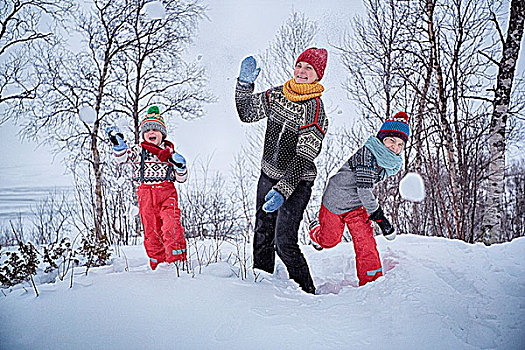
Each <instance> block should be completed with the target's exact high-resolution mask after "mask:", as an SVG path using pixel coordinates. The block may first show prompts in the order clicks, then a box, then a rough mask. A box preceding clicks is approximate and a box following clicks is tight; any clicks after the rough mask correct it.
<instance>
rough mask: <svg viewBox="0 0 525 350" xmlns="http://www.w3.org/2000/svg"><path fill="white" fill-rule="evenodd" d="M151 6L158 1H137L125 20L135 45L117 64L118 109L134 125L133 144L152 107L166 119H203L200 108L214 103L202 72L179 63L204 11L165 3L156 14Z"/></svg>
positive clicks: (192, 4)
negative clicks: (120, 77)
mask: <svg viewBox="0 0 525 350" xmlns="http://www.w3.org/2000/svg"><path fill="white" fill-rule="evenodd" d="M152 6H157V7H158V6H160V2H157V3H152V2H151V1H146V0H140V1H136V2H135V5H134V7H133V14H132V16H131V17H130V19H129V30H130V35H131V37H132V38H133V42H132V45H130V46H129V47H128V48H127V49H126V50H124V51H123V52H122V53H121V54H120V55H119V60H118V69H119V70H121V71H122V72H121V74H122V75H123V77H124V78H125V81H123V85H124V88H125V90H123V91H122V96H121V99H120V100H119V104H120V105H122V112H123V113H124V115H126V116H127V117H128V118H129V120H130V121H131V123H130V124H131V125H133V130H132V131H133V133H134V136H135V140H134V142H136V143H138V142H139V139H140V135H139V123H140V118H141V117H142V115H143V114H144V113H145V111H146V109H147V108H148V107H149V106H150V105H151V104H156V105H159V106H160V107H161V111H162V112H163V114H164V115H173V116H175V115H178V116H180V117H182V118H183V119H192V118H198V117H200V116H202V107H203V104H204V103H209V102H212V101H213V97H212V96H211V94H210V93H209V92H208V91H207V90H206V88H205V84H206V75H205V72H204V69H203V68H202V67H200V66H199V65H198V64H196V63H194V62H193V63H187V62H185V61H184V60H183V58H182V55H183V53H184V50H185V49H186V48H187V46H188V45H189V44H190V43H191V42H192V40H193V38H194V37H195V34H196V31H197V28H198V22H199V20H201V19H202V18H203V17H204V14H205V10H206V8H205V7H204V6H203V5H202V4H201V3H200V0H188V1H174V0H171V1H164V2H163V7H162V9H157V10H154V9H152V8H151V7H152ZM159 12H160V13H159Z"/></svg>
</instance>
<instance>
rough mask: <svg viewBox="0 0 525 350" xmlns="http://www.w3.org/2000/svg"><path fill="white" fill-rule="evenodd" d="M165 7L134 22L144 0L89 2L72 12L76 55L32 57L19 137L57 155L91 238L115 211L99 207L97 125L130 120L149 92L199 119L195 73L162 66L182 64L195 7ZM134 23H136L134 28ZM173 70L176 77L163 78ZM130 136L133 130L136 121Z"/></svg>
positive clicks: (102, 190)
mask: <svg viewBox="0 0 525 350" xmlns="http://www.w3.org/2000/svg"><path fill="white" fill-rule="evenodd" d="M158 4H160V3H158ZM169 4H172V5H173V7H172V8H168V12H167V13H168V16H167V17H166V18H165V19H155V20H153V21H152V22H151V23H149V22H144V23H142V22H141V21H143V20H145V19H144V18H143V17H145V15H144V14H143V12H142V10H143V7H144V5H145V3H144V2H141V1H131V2H130V1H125V0H105V1H102V0H94V1H92V2H91V3H89V4H88V5H87V6H86V7H84V8H81V9H80V10H79V12H78V13H77V14H76V15H75V22H74V23H72V24H71V26H72V28H71V30H72V31H73V32H74V33H75V34H77V35H78V36H79V37H80V38H81V39H80V47H76V48H75V49H76V52H73V51H68V50H67V49H66V48H65V47H61V49H60V50H58V49H57V50H54V51H52V52H46V53H45V54H44V53H43V54H42V55H40V57H39V59H38V60H37V61H36V62H35V67H36V68H35V69H36V71H37V72H38V74H39V76H40V77H42V78H41V79H42V81H45V82H46V85H45V89H41V92H40V94H39V96H38V97H39V98H38V99H37V101H35V102H34V103H32V105H31V108H30V109H29V110H28V113H27V117H26V119H25V120H24V122H25V123H23V124H21V126H22V129H23V130H24V133H25V135H26V136H27V137H32V138H36V139H40V140H42V141H43V142H45V143H47V144H49V145H50V146H51V147H53V149H54V150H55V151H56V152H57V153H60V152H64V153H65V155H66V160H65V161H66V164H67V166H68V167H69V168H70V170H71V171H72V173H73V174H74V175H75V181H76V185H77V188H78V189H79V190H78V193H83V196H82V198H81V202H82V203H84V205H85V211H83V212H82V214H83V216H82V218H81V219H82V222H85V225H86V228H85V229H86V230H87V231H92V230H94V233H95V235H96V237H97V238H99V239H100V238H102V237H104V236H107V235H108V234H109V233H110V232H111V231H113V229H110V227H109V226H113V224H114V220H113V217H112V215H113V214H112V215H109V213H110V212H113V213H114V212H118V211H109V210H106V209H107V205H108V204H110V203H114V204H115V205H118V201H112V200H110V198H109V197H110V196H111V194H112V191H111V190H108V188H107V185H108V183H107V179H106V174H105V171H104V167H105V165H106V163H107V161H108V160H109V158H108V157H110V156H111V155H110V152H108V151H109V143H108V142H106V141H105V139H106V135H105V133H104V129H105V127H106V126H107V125H110V124H113V122H114V121H115V119H117V117H119V116H122V115H124V116H126V115H127V116H129V117H133V116H135V117H136V116H137V115H138V112H139V111H140V110H141V109H142V108H144V107H145V106H143V105H141V104H142V103H144V104H145V103H149V102H151V99H152V98H154V96H160V98H163V101H166V104H165V105H166V106H168V107H171V108H172V109H173V111H176V110H178V111H179V112H181V114H184V115H186V116H187V115H194V116H199V115H200V106H201V103H203V102H204V101H205V100H206V96H207V94H206V92H205V91H198V92H196V90H199V89H201V82H202V78H201V77H200V76H199V77H198V78H197V77H195V76H194V75H189V76H188V75H184V73H180V71H179V70H177V69H175V70H174V71H169V70H170V69H171V68H177V67H182V66H184V65H185V64H184V63H183V62H182V59H181V52H182V49H183V46H184V45H183V44H184V43H187V42H189V40H190V37H191V35H193V34H194V31H193V29H192V30H190V29H188V30H187V31H184V30H183V26H186V27H188V28H193V26H194V24H195V21H196V20H197V19H198V18H200V17H199V15H198V12H199V11H200V10H201V9H202V8H201V7H198V6H197V5H195V3H193V2H189V3H188V4H185V3H181V2H177V3H175V2H171V3H169ZM192 4H193V5H192ZM179 5H180V7H177V6H179ZM187 6H189V7H191V6H197V7H196V8H195V10H191V11H190V10H188V11H189V12H190V13H192V14H191V15H189V19H188V20H187V21H186V20H185V19H184V18H185V16H186V12H184V11H185V9H187ZM177 9H178V10H180V13H181V16H182V19H179V20H178V21H179V22H177V23H175V24H174V25H173V26H170V24H166V23H165V22H166V21H168V22H169V21H177V17H176V16H177V13H179V12H177V11H178V10H177ZM194 12H196V13H197V14H193V13H194ZM137 21H139V22H140V23H142V24H141V25H140V26H138V24H137V23H138V22H137ZM175 31H177V32H180V35H181V38H180V39H176V37H174V35H175ZM186 36H187V37H188V38H185V37H186ZM172 40H173V42H174V43H173V46H170V45H172V43H171V41H172ZM166 50H170V51H171V52H170V53H169V54H168V53H165V52H164V51H166ZM142 51H144V52H142ZM139 68H140V69H139ZM150 72H151V73H150ZM177 72H179V76H176V77H174V78H169V77H168V74H169V73H177ZM180 79H182V80H180ZM126 94H127V95H126ZM167 94H170V96H169V97H166V96H167ZM203 96H204V97H203ZM171 98H174V99H175V100H170V99H171ZM135 124H136V122H135ZM134 133H138V125H137V127H136V130H134ZM110 185H111V186H113V187H114V186H115V184H114V183H112V184H110ZM108 222H110V223H111V225H108Z"/></svg>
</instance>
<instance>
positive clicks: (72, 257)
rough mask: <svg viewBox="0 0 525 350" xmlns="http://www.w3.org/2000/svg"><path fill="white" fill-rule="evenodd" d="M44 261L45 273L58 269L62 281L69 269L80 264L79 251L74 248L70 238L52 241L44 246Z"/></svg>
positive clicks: (57, 272)
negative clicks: (56, 241)
mask: <svg viewBox="0 0 525 350" xmlns="http://www.w3.org/2000/svg"><path fill="white" fill-rule="evenodd" d="M42 249H43V252H42V255H43V259H42V260H43V263H44V264H46V267H45V268H44V272H45V273H52V272H55V271H56V275H57V277H58V278H59V279H60V280H61V281H62V280H63V279H64V277H65V276H66V275H67V273H68V272H69V270H70V269H71V268H73V267H74V266H76V265H78V264H79V260H78V258H77V256H76V254H77V252H76V251H75V250H74V249H72V244H71V241H70V240H69V238H67V237H64V238H62V240H61V241H60V242H58V243H51V244H49V245H47V246H44V247H43V248H42Z"/></svg>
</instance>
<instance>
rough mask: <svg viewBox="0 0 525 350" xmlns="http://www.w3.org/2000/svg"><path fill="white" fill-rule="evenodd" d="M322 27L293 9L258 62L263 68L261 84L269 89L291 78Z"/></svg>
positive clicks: (259, 81)
mask: <svg viewBox="0 0 525 350" xmlns="http://www.w3.org/2000/svg"><path fill="white" fill-rule="evenodd" d="M318 31H319V29H318V26H317V23H316V22H315V21H313V20H311V19H310V18H308V17H307V16H306V15H305V14H304V13H301V12H297V11H295V10H294V11H292V13H291V14H290V16H289V17H288V19H287V20H286V21H285V23H284V24H283V25H281V26H280V27H279V29H278V30H277V33H276V34H275V37H274V39H273V41H272V42H271V43H270V46H269V47H268V48H267V49H266V50H265V51H264V52H263V53H261V54H260V55H258V56H259V57H258V59H257V63H258V64H259V65H260V67H261V74H260V75H261V76H260V77H259V80H258V83H259V84H260V85H259V86H260V87H262V88H263V89H268V88H270V87H272V86H279V85H282V84H284V83H285V82H287V81H288V80H290V79H291V78H292V75H293V69H294V67H295V60H296V59H297V57H298V56H299V55H300V54H301V53H302V52H303V51H304V50H306V49H307V48H308V47H310V46H312V43H313V40H314V38H315V36H316V35H317V33H318Z"/></svg>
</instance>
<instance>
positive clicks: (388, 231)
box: [368, 206, 395, 236]
mask: <svg viewBox="0 0 525 350" xmlns="http://www.w3.org/2000/svg"><path fill="white" fill-rule="evenodd" d="M368 219H369V220H374V221H375V222H377V224H378V225H379V228H380V229H381V231H382V232H383V236H390V235H392V234H393V233H394V232H395V229H394V227H393V226H392V224H390V221H388V219H387V218H386V217H385V213H383V208H381V206H379V208H377V210H376V211H374V212H373V213H372V214H371V215H370V216H369V217H368Z"/></svg>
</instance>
